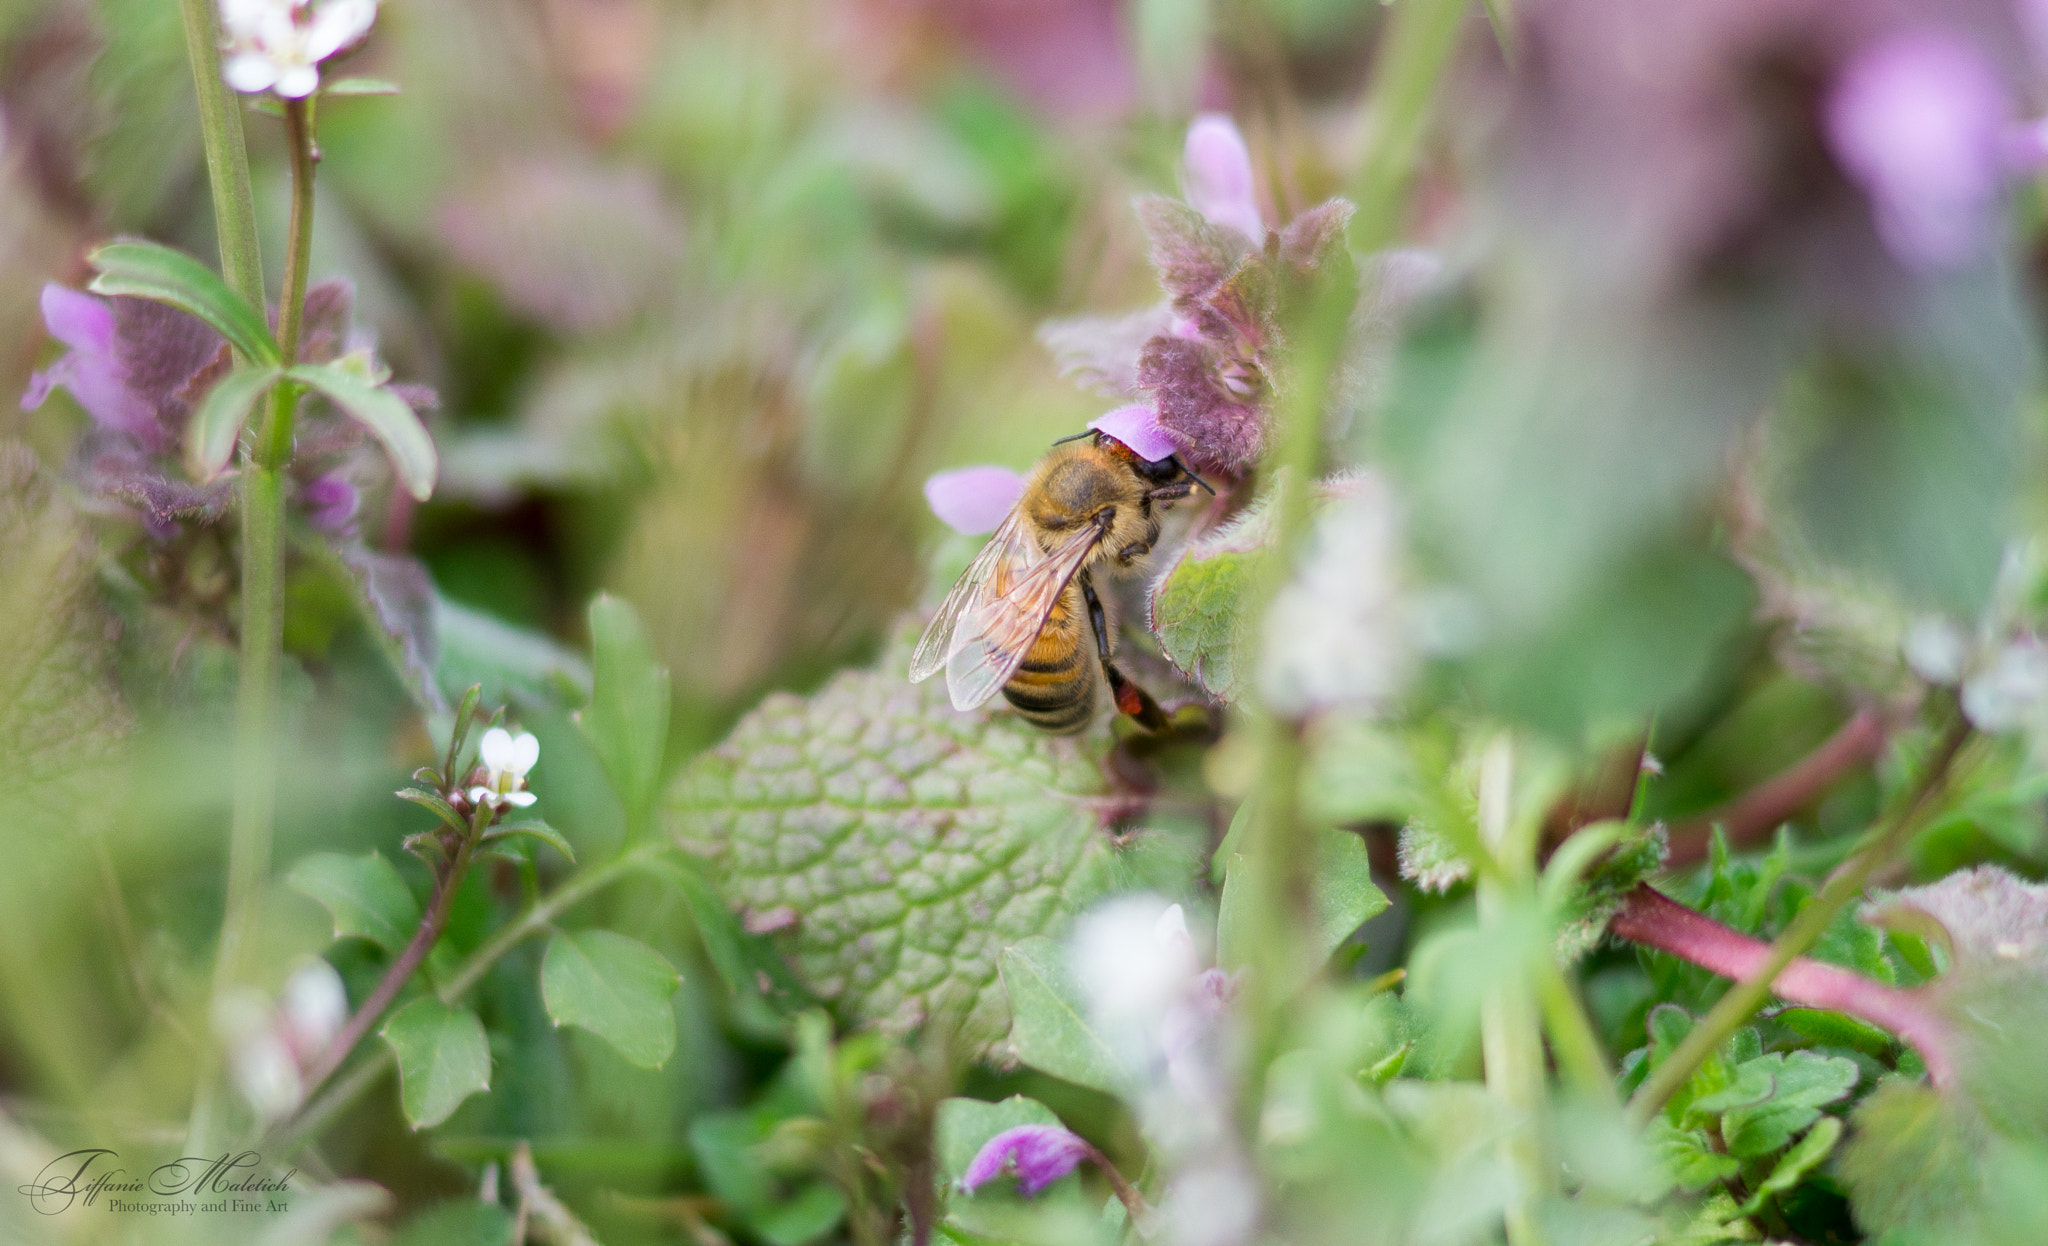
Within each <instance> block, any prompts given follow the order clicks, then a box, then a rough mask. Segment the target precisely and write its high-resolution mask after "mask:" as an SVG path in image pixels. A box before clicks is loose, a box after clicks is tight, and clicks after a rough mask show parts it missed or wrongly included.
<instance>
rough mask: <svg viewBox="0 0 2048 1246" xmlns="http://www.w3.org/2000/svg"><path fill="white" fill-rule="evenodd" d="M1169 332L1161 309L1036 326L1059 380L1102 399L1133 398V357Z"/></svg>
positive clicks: (1169, 316) (1168, 313) (1168, 310)
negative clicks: (1152, 341) (1087, 389)
mask: <svg viewBox="0 0 2048 1246" xmlns="http://www.w3.org/2000/svg"><path fill="white" fill-rule="evenodd" d="M1172 326H1173V308H1172V307H1170V306H1168V305H1167V304H1165V303H1161V304H1160V305H1158V306H1157V307H1147V308H1145V309H1144V310H1143V311H1134V312H1130V313H1127V314H1125V315H1122V316H1072V317H1068V318H1066V319H1063V320H1048V321H1046V322H1045V323H1044V324H1042V325H1040V326H1038V340H1039V341H1040V342H1041V343H1043V344H1044V346H1045V348H1046V349H1047V350H1048V351H1051V352H1052V359H1053V364H1054V365H1055V366H1056V367H1058V368H1059V370H1060V375H1061V376H1064V377H1066V378H1068V379H1069V380H1072V381H1074V382H1076V383H1078V384H1081V385H1085V386H1087V387H1088V388H1089V389H1092V390H1094V391H1095V392H1096V393H1098V394H1101V395H1102V396H1103V397H1105V398H1115V399H1119V400H1124V401H1128V400H1129V399H1132V398H1135V397H1137V396H1138V356H1139V355H1140V354H1141V353H1143V351H1144V349H1145V343H1147V342H1149V341H1151V340H1152V339H1153V338H1155V337H1157V336H1159V335H1160V334H1162V333H1165V332H1166V331H1167V330H1168V329H1170V328H1172Z"/></svg>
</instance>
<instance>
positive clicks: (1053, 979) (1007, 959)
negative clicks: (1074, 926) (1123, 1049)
mask: <svg viewBox="0 0 2048 1246" xmlns="http://www.w3.org/2000/svg"><path fill="white" fill-rule="evenodd" d="M1002 977H1003V986H1004V988H1005V989H1006V990H1007V991H1008V992H1009V997H1010V1045H1011V1046H1012V1047H1014V1048H1015V1049H1016V1051H1017V1058H1018V1059H1020V1060H1022V1061H1023V1062H1024V1063H1026V1064H1028V1065H1030V1066H1031V1067H1032V1068H1034V1069H1038V1070H1040V1071H1042V1072H1046V1073H1050V1074H1052V1075H1053V1076H1054V1077H1060V1078H1065V1079H1066V1080H1067V1081H1070V1082H1072V1083H1074V1084H1075V1085H1077V1086H1090V1087H1093V1088H1094V1089H1096V1090H1100V1091H1103V1092H1105V1093H1107V1094H1116V1093H1117V1092H1118V1090H1119V1089H1120V1088H1121V1087H1122V1085H1123V1077H1122V1075H1121V1074H1120V1073H1119V1071H1118V1069H1119V1061H1118V1060H1117V1057H1116V1053H1115V1052H1114V1051H1112V1050H1111V1049H1110V1046H1109V1044H1108V1043H1106V1042H1104V1041H1103V1040H1102V1036H1101V1035H1099V1034H1097V1033H1096V1032H1095V1031H1094V1030H1093V1029H1092V1028H1090V1026H1089V1024H1088V1019H1087V1016H1086V1014H1085V1012H1084V1011H1083V1009H1082V1005H1081V997H1080V992H1079V991H1078V990H1077V989H1076V988H1075V986H1074V983H1073V981H1072V980H1071V978H1070V977H1069V976H1068V974H1067V969H1066V957H1065V955H1064V953H1063V951H1062V949H1061V948H1060V945H1059V944H1057V943H1054V942H1053V941H1052V940H1051V939H1045V938H1037V939H1026V940H1024V941H1022V942H1020V943H1018V944H1017V945H1016V946H1015V947H1011V948H1005V949H1004V950H1003V955H1002Z"/></svg>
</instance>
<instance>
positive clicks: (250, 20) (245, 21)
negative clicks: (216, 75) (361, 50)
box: [220, 0, 377, 99]
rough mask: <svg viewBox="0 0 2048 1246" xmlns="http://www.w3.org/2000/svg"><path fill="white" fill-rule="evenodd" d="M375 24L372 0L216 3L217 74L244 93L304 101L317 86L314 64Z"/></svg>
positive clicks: (236, 0) (351, 43) (235, 0)
mask: <svg viewBox="0 0 2048 1246" xmlns="http://www.w3.org/2000/svg"><path fill="white" fill-rule="evenodd" d="M376 20H377V0H220V22H221V29H222V31H223V32H224V33H225V34H226V36H227V41H226V43H225V45H224V50H225V51H226V53H227V57H226V59H225V60H224V61H223V63H222V66H221V76H222V77H224V78H226V79H227V83H228V85H229V86H231V87H233V88H234V89H235V90H237V91H240V92H243V93H244V94H248V95H255V94H258V93H261V92H264V91H275V92H277V93H278V94H279V95H282V96H284V97H285V98H286V99H304V98H305V97H307V96H308V95H311V94H312V93H313V92H314V91H315V90H317V89H318V88H319V86H320V70H319V64H320V62H321V61H324V60H326V59H327V58H328V57H330V56H333V55H334V54H335V53H337V52H340V51H342V50H343V49H345V48H349V47H353V46H354V45H355V44H357V43H358V42H360V41H361V40H362V37H363V36H364V35H366V34H368V33H369V31H370V25H371V23H373V22H375V21H376Z"/></svg>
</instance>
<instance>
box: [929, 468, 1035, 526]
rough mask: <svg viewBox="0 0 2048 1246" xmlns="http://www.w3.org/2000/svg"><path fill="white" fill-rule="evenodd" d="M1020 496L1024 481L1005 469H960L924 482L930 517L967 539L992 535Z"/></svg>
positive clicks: (943, 473) (940, 473)
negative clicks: (986, 534)
mask: <svg viewBox="0 0 2048 1246" xmlns="http://www.w3.org/2000/svg"><path fill="white" fill-rule="evenodd" d="M1023 496H1024V478H1023V477H1022V476H1019V475H1018V474H1017V473H1016V472H1013V471H1011V470H1010V469H1009V468H1007V467H962V468H960V469H958V470H956V471H950V472H939V473H938V474H936V475H934V476H933V477H932V478H931V479H929V480H927V481H925V482H924V500H925V501H926V502H927V503H929V504H930V505H931V508H932V514H934V515H937V516H938V517H939V518H940V519H942V520H944V521H945V523H946V526H947V527H949V528H951V529H953V530H954V531H955V532H962V533H965V534H967V535H968V536H979V535H980V534H981V533H984V532H994V531H995V530H996V525H998V524H1000V523H1002V522H1003V518H1004V516H1006V515H1008V514H1009V513H1010V508H1011V507H1013V506H1015V505H1016V504H1017V499H1018V498H1020V497H1023Z"/></svg>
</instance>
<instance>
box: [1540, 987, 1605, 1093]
mask: <svg viewBox="0 0 2048 1246" xmlns="http://www.w3.org/2000/svg"><path fill="white" fill-rule="evenodd" d="M1536 997H1537V1001H1538V1002H1539V1003H1540V1004H1541V1005H1542V1007H1543V1028H1544V1031H1545V1032H1546V1033H1548V1034H1549V1035H1550V1050H1551V1052H1552V1053H1553V1054H1554V1055H1555V1056H1556V1057H1557V1067H1558V1072H1559V1073H1560V1074H1561V1075H1563V1076H1564V1077H1565V1078H1566V1079H1568V1080H1569V1081H1570V1083H1571V1086H1572V1089H1574V1090H1576V1091H1577V1092H1578V1093H1579V1094H1581V1095H1583V1096H1585V1097H1586V1098H1588V1099H1592V1100H1594V1101H1596V1102H1600V1103H1603V1104H1606V1105H1607V1106H1610V1107H1619V1106H1620V1105H1621V1103H1620V1100H1619V1099H1618V1098H1617V1097H1616V1095H1615V1093H1614V1070H1613V1069H1611V1068H1609V1067H1608V1064H1607V1053H1606V1051H1605V1050H1603V1049H1602V1048H1601V1046H1600V1036H1599V1035H1598V1034H1597V1033H1595V1032H1594V1030H1593V1022H1592V1019H1591V1018H1589V1017H1587V1016H1586V1008H1585V1005H1584V1004H1582V1003H1581V1002H1580V1001H1579V996H1578V993H1577V992H1576V991H1574V990H1573V989H1572V984H1571V983H1570V982H1569V981H1568V980H1567V979H1566V978H1565V976H1564V971H1563V970H1562V969H1560V968H1558V966H1557V960H1556V958H1555V957H1550V958H1546V960H1545V961H1544V963H1543V964H1542V966H1541V967H1540V968H1539V970H1538V975H1537V979H1536Z"/></svg>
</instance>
